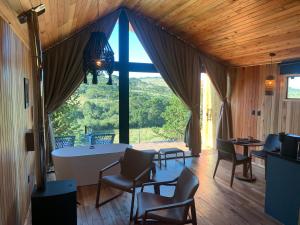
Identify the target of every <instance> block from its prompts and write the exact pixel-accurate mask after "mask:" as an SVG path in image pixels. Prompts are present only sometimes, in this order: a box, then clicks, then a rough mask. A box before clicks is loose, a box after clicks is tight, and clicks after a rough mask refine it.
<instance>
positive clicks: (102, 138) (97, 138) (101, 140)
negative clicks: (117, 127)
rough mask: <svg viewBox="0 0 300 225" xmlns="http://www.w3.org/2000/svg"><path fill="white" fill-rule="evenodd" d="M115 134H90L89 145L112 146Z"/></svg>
mask: <svg viewBox="0 0 300 225" xmlns="http://www.w3.org/2000/svg"><path fill="white" fill-rule="evenodd" d="M114 139H115V134H92V135H91V139H90V144H91V145H97V144H112V143H114Z"/></svg>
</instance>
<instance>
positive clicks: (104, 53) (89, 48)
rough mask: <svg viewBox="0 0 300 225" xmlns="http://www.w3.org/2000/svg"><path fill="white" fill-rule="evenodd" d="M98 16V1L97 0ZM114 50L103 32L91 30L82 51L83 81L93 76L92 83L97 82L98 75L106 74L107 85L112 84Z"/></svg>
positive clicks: (85, 81)
mask: <svg viewBox="0 0 300 225" xmlns="http://www.w3.org/2000/svg"><path fill="white" fill-rule="evenodd" d="M98 18H99V1H98ZM114 62H115V60H114V52H113V50H112V48H111V47H110V45H109V43H108V40H107V37H106V35H105V33H103V32H92V33H91V36H90V39H89V41H88V42H87V44H86V46H85V49H84V51H83V72H84V83H87V76H88V75H89V74H91V75H92V76H93V79H92V83H93V84H97V83H98V76H100V75H102V74H104V72H106V73H107V75H108V77H109V78H108V82H107V84H108V85H112V77H111V75H112V73H113V67H114Z"/></svg>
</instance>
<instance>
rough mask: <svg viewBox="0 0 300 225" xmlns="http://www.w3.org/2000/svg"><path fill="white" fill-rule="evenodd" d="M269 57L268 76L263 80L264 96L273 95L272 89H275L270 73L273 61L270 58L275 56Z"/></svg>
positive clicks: (272, 76)
mask: <svg viewBox="0 0 300 225" xmlns="http://www.w3.org/2000/svg"><path fill="white" fill-rule="evenodd" d="M269 55H270V57H271V63H270V68H269V75H268V76H267V78H266V80H265V95H273V94H274V87H275V77H274V75H273V73H272V69H273V60H272V58H273V57H274V56H275V55H276V54H275V53H270V54H269Z"/></svg>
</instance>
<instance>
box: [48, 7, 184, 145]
mask: <svg viewBox="0 0 300 225" xmlns="http://www.w3.org/2000/svg"><path fill="white" fill-rule="evenodd" d="M120 37H121V38H120ZM109 43H110V45H111V47H112V49H113V51H114V53H115V62H116V63H115V68H114V70H115V72H114V73H113V77H112V79H113V85H112V86H109V85H106V82H107V77H104V76H100V77H99V78H98V80H99V83H98V84H97V85H92V84H91V81H90V80H89V82H88V83H89V84H88V85H87V84H81V85H80V87H79V88H78V90H77V91H76V92H75V93H74V95H72V96H71V97H70V99H69V100H68V101H67V102H66V103H65V104H64V105H63V106H62V107H60V108H59V109H58V110H57V111H56V112H55V113H54V114H53V116H52V120H53V125H54V129H55V135H56V136H69V135H75V136H76V144H77V145H82V144H87V143H88V140H89V139H88V137H89V135H93V134H95V133H96V134H97V133H114V134H115V135H116V136H115V140H114V142H115V143H118V142H122V143H131V144H137V143H145V142H148V143H149V142H165V141H168V142H170V141H183V136H184V130H185V126H186V123H187V120H188V117H189V112H188V110H187V109H186V107H185V106H184V104H183V103H182V102H181V101H180V99H179V98H178V97H176V96H175V94H174V93H173V92H172V91H171V89H170V88H169V87H168V85H167V84H166V83H165V81H164V79H163V78H162V77H161V75H160V74H159V73H158V71H157V70H156V68H155V66H154V65H153V64H152V61H151V60H150V58H149V56H148V54H147V53H146V51H145V49H144V48H143V46H142V44H141V43H140V41H139V39H138V37H137V35H136V34H135V32H134V30H133V29H132V27H131V25H130V23H129V21H128V19H127V16H126V14H125V13H124V12H123V13H121V15H120V18H119V20H118V21H117V23H116V25H115V27H114V29H113V32H112V34H111V36H110V38H109ZM88 79H91V77H89V78H88Z"/></svg>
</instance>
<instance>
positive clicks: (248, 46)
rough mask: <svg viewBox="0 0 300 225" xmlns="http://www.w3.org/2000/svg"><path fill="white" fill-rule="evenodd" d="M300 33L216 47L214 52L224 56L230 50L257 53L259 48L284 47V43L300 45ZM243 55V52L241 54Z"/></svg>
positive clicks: (295, 32)
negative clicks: (287, 37)
mask: <svg viewBox="0 0 300 225" xmlns="http://www.w3.org/2000/svg"><path fill="white" fill-rule="evenodd" d="M287 35H288V36H289V39H288V40H287V39H286V36H287ZM299 37H300V31H294V32H286V33H283V34H280V35H276V36H269V35H267V36H264V37H263V38H256V39H252V40H251V41H246V42H243V43H238V44H237V45H218V46H215V48H214V49H213V51H214V52H215V53H216V54H222V53H224V52H227V51H228V50H233V49H234V48H235V49H239V50H240V51H243V52H245V51H247V50H249V51H251V50H252V51H255V50H257V49H259V48H266V47H272V46H273V45H278V44H280V45H282V43H283V42H287V43H289V42H291V43H292V42H293V43H298V45H300V40H299ZM241 53H242V52H241Z"/></svg>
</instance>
